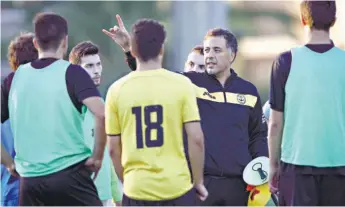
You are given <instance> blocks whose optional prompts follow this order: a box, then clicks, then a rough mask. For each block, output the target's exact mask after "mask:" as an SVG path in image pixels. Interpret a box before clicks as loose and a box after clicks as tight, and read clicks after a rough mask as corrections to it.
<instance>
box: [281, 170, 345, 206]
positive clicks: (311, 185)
mask: <svg viewBox="0 0 345 207" xmlns="http://www.w3.org/2000/svg"><path fill="white" fill-rule="evenodd" d="M344 186H345V176H343V175H308V174H283V175H280V178H279V205H280V206H345V187H344Z"/></svg>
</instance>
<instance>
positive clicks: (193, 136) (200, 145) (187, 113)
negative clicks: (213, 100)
mask: <svg viewBox="0 0 345 207" xmlns="http://www.w3.org/2000/svg"><path fill="white" fill-rule="evenodd" d="M183 93H184V101H183V107H182V110H183V122H184V127H185V129H186V132H187V137H188V154H189V158H190V163H191V168H192V173H193V178H194V184H196V185H198V184H203V182H204V181H203V173H204V159H205V147H204V134H203V132H202V129H201V125H200V115H199V109H198V105H197V102H196V95H195V90H194V86H193V84H192V83H191V82H188V84H186V87H185V90H184V91H183Z"/></svg>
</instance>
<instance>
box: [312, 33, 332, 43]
mask: <svg viewBox="0 0 345 207" xmlns="http://www.w3.org/2000/svg"><path fill="white" fill-rule="evenodd" d="M330 43H331V39H330V36H329V32H326V31H323V30H312V31H310V32H309V33H308V41H307V44H330Z"/></svg>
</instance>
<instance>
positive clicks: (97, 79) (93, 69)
mask: <svg viewBox="0 0 345 207" xmlns="http://www.w3.org/2000/svg"><path fill="white" fill-rule="evenodd" d="M80 65H81V66H82V67H83V68H84V69H85V70H86V72H87V73H88V74H89V75H90V77H91V78H92V80H93V82H94V83H95V85H96V86H99V85H100V84H101V75H102V69H103V68H102V63H101V58H100V57H99V55H98V54H95V55H85V56H83V57H81V59H80Z"/></svg>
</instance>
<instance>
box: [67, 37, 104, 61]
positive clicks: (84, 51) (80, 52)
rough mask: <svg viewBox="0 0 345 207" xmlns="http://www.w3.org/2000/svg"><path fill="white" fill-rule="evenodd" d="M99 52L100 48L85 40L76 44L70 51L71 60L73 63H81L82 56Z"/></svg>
mask: <svg viewBox="0 0 345 207" xmlns="http://www.w3.org/2000/svg"><path fill="white" fill-rule="evenodd" d="M98 53H99V48H98V46H97V45H96V44H94V43H93V42H91V41H84V42H81V43H79V44H77V45H76V46H74V47H73V48H72V50H71V52H70V53H69V61H70V62H71V63H72V64H80V60H81V58H82V57H84V56H86V55H96V54H98Z"/></svg>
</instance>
